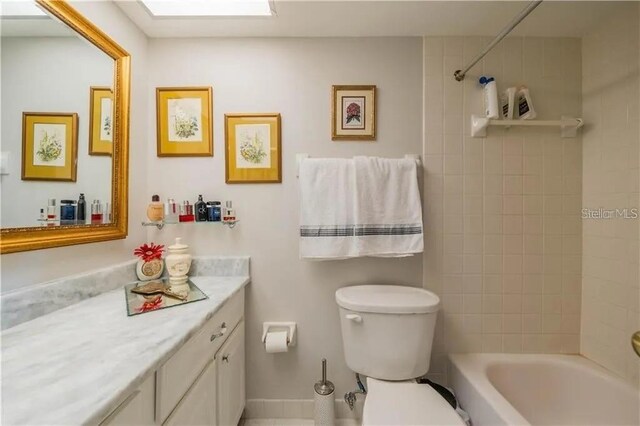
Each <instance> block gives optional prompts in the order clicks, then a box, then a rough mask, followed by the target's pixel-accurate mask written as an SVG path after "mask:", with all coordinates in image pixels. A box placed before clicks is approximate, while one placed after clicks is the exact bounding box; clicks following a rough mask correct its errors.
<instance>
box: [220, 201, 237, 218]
mask: <svg viewBox="0 0 640 426" xmlns="http://www.w3.org/2000/svg"><path fill="white" fill-rule="evenodd" d="M222 221H223V222H225V223H227V222H235V221H236V211H235V210H234V209H233V203H232V202H231V201H225V208H224V214H223V215H222Z"/></svg>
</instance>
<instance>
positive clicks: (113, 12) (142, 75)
mask: <svg viewBox="0 0 640 426" xmlns="http://www.w3.org/2000/svg"><path fill="white" fill-rule="evenodd" d="M71 3H72V5H73V6H74V7H76V8H77V9H78V10H79V11H80V12H81V13H83V14H84V15H85V16H87V17H88V18H89V19H90V20H91V21H92V22H94V23H95V24H96V25H97V26H98V27H100V28H101V29H102V30H104V31H105V32H106V33H107V34H109V35H110V36H111V37H112V38H113V39H114V40H115V41H116V42H117V43H119V44H120V45H121V46H122V47H124V48H125V49H126V50H127V51H128V52H129V53H130V54H131V55H132V60H131V63H132V70H133V71H132V72H133V74H132V84H131V87H132V91H131V127H130V149H129V152H130V159H129V161H130V165H131V167H130V168H129V218H130V221H129V237H128V238H127V239H125V240H117V241H112V242H105V243H95V244H84V245H78V246H71V247H61V248H56V249H48V250H38V251H32V252H24V253H14V254H5V255H2V256H1V257H0V262H1V264H2V268H1V269H2V272H1V282H2V291H3V292H4V291H8V290H12V289H15V288H19V287H23V286H27V285H33V284H37V283H40V282H45V281H50V280H53V279H56V278H60V277H64V276H68V275H73V274H77V273H80V272H83V271H89V270H92V269H96V268H103V267H104V266H105V265H109V264H114V263H118V262H122V261H124V260H128V259H131V257H132V252H133V249H134V248H135V247H136V246H137V245H139V244H140V243H141V242H143V241H144V239H145V237H146V232H145V231H144V230H143V229H142V228H141V227H140V226H139V218H140V216H141V214H142V212H143V211H144V209H145V206H143V202H142V200H140V195H141V194H143V193H144V192H145V190H146V187H147V183H146V178H147V176H146V164H147V149H146V144H145V141H146V140H147V133H148V132H147V126H146V117H147V80H146V52H147V50H146V47H147V39H146V37H145V35H144V34H143V33H142V32H141V31H140V30H139V29H138V28H137V27H136V26H135V25H134V24H133V23H132V22H131V21H130V20H129V18H128V17H126V16H125V15H124V14H123V12H122V11H121V10H120V9H119V8H118V7H117V6H116V5H115V4H113V3H111V2H95V1H72V2H71ZM88 90H89V88H88V87H87V91H88ZM85 142H86V140H85ZM79 143H81V142H79ZM15 159H16V157H15V156H14V157H12V161H16V160H15Z"/></svg>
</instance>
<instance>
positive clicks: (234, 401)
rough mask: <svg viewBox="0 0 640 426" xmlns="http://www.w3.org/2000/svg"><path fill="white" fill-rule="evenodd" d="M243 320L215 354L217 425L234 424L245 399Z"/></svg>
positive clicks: (238, 417)
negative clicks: (216, 368)
mask: <svg viewBox="0 0 640 426" xmlns="http://www.w3.org/2000/svg"><path fill="white" fill-rule="evenodd" d="M244 359H245V357H244V321H241V322H240V324H238V326H237V327H236V329H235V330H234V332H233V334H232V335H231V336H230V337H229V339H228V340H227V341H226V342H225V344H224V346H222V348H221V349H220V350H219V351H218V354H217V355H216V363H217V365H218V389H219V392H218V404H217V405H218V426H232V425H233V426H235V425H237V424H238V420H239V419H240V416H241V415H242V410H243V409H244V401H245V381H244Z"/></svg>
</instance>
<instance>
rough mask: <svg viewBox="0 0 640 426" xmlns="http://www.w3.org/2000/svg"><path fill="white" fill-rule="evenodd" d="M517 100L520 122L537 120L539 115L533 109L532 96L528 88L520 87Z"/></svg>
mask: <svg viewBox="0 0 640 426" xmlns="http://www.w3.org/2000/svg"><path fill="white" fill-rule="evenodd" d="M516 99H517V100H518V116H519V117H518V118H519V119H520V120H533V119H534V118H536V116H537V114H536V111H535V110H534V109H533V103H532V102H531V94H529V89H528V88H527V86H520V87H519V88H518V93H517V94H516Z"/></svg>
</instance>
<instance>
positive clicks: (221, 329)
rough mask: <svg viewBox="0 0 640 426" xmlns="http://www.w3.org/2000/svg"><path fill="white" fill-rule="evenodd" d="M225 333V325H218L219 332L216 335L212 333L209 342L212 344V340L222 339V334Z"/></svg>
mask: <svg viewBox="0 0 640 426" xmlns="http://www.w3.org/2000/svg"><path fill="white" fill-rule="evenodd" d="M226 332H227V323H224V322H223V323H222V324H220V332H218V333H214V334H212V335H211V340H210V341H211V342H213V341H214V340H216V339H217V338H218V337H222V336H224V334H225V333H226Z"/></svg>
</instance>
